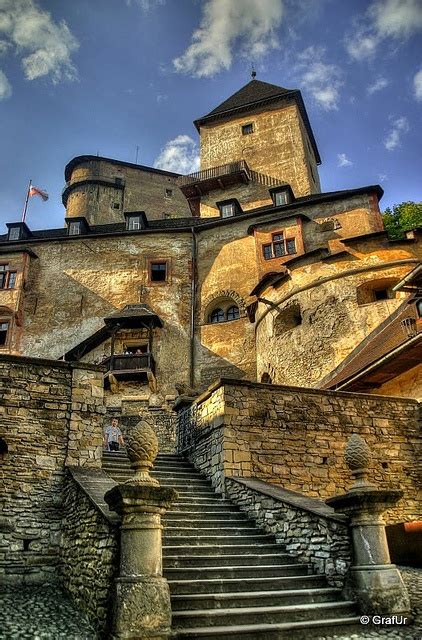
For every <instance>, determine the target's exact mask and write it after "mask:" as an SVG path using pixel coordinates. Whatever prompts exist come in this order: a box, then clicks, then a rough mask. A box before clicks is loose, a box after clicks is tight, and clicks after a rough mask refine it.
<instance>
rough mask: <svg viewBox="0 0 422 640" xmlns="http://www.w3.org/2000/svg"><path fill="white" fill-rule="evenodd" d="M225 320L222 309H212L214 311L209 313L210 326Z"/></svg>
mask: <svg viewBox="0 0 422 640" xmlns="http://www.w3.org/2000/svg"><path fill="white" fill-rule="evenodd" d="M225 319H226V317H225V313H224V311H223V309H214V311H211V313H210V322H211V324H214V323H216V322H224V320H225Z"/></svg>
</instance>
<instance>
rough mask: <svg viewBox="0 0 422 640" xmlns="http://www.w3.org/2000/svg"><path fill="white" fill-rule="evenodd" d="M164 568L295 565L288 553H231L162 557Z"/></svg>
mask: <svg viewBox="0 0 422 640" xmlns="http://www.w3.org/2000/svg"><path fill="white" fill-rule="evenodd" d="M163 564H164V568H165V569H167V568H174V567H178V568H184V567H220V566H221V565H222V564H227V565H229V566H230V567H242V566H255V567H260V566H262V565H276V564H278V565H286V564H296V563H295V561H294V559H293V558H292V556H290V555H289V554H288V553H280V554H266V553H259V554H256V555H250V554H248V555H245V554H241V553H232V554H224V555H220V556H219V555H217V554H214V555H209V556H206V555H199V556H194V555H192V556H191V555H186V556H180V555H177V556H170V555H167V554H166V555H164V556H163Z"/></svg>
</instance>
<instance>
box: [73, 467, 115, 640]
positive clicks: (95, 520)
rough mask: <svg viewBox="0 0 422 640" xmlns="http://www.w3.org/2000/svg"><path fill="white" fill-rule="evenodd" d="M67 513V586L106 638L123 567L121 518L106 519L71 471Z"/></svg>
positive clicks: (74, 598)
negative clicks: (116, 578) (117, 575)
mask: <svg viewBox="0 0 422 640" xmlns="http://www.w3.org/2000/svg"><path fill="white" fill-rule="evenodd" d="M63 512H64V518H63V528H62V563H63V566H62V576H63V583H64V586H65V587H66V589H67V591H68V592H69V593H70V595H71V597H72V598H73V600H74V601H75V602H76V604H77V605H78V607H79V608H80V609H81V610H82V611H84V613H86V615H87V616H88V618H89V619H90V621H91V623H92V624H93V625H94V626H95V628H96V630H97V632H98V634H99V636H100V637H104V636H105V630H106V627H107V626H108V624H107V623H110V622H111V614H112V589H113V586H114V576H115V572H116V570H117V567H118V564H119V563H118V553H119V532H118V523H117V521H116V518H117V516H116V514H111V515H112V516H113V515H114V516H116V518H112V517H111V518H109V519H108V518H106V517H105V515H104V514H103V513H102V512H101V511H100V510H99V509H98V507H97V506H96V505H95V503H94V502H93V501H92V500H91V499H90V498H89V497H88V495H87V493H86V492H85V491H83V489H82V488H81V487H80V485H79V484H78V483H77V482H75V480H74V478H73V474H72V473H71V472H69V474H68V475H67V477H66V482H65V490H64V501H63Z"/></svg>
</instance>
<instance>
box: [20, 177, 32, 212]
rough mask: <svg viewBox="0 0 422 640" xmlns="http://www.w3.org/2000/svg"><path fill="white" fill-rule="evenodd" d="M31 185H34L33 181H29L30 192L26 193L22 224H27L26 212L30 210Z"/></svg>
mask: <svg viewBox="0 0 422 640" xmlns="http://www.w3.org/2000/svg"><path fill="white" fill-rule="evenodd" d="M31 184H32V180H30V181H29V184H28V190H27V192H26V199H25V206H24V208H23V213H22V222H25V219H26V212H27V209H28V200H29V191H30V189H31Z"/></svg>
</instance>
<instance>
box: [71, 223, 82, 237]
mask: <svg viewBox="0 0 422 640" xmlns="http://www.w3.org/2000/svg"><path fill="white" fill-rule="evenodd" d="M69 235H70V236H79V235H81V223H80V222H69Z"/></svg>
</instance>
